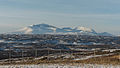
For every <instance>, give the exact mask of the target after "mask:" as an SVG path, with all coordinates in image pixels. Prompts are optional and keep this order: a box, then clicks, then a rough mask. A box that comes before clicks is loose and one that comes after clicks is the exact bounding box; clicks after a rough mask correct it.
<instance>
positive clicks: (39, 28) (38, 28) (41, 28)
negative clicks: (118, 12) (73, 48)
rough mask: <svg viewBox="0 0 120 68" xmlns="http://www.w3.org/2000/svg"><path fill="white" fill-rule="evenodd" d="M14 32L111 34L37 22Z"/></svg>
mask: <svg viewBox="0 0 120 68" xmlns="http://www.w3.org/2000/svg"><path fill="white" fill-rule="evenodd" d="M12 33H14V34H79V35H102V36H112V34H109V33H107V32H103V33H97V32H96V31H95V30H93V29H90V28H86V27H81V26H78V27H75V28H70V27H64V28H58V27H55V26H52V25H48V24H37V25H30V26H28V27H25V28H23V29H20V30H17V31H15V32H12Z"/></svg>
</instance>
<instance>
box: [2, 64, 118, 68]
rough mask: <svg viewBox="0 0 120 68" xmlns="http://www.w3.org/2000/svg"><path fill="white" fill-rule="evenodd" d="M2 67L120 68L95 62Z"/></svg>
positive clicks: (8, 67)
mask: <svg viewBox="0 0 120 68" xmlns="http://www.w3.org/2000/svg"><path fill="white" fill-rule="evenodd" d="M0 68H120V66H119V65H118V66H117V65H116V66H113V65H94V64H80V65H74V66H73V65H57V64H55V65H47V64H43V65H5V66H0Z"/></svg>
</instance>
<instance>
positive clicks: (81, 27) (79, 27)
mask: <svg viewBox="0 0 120 68" xmlns="http://www.w3.org/2000/svg"><path fill="white" fill-rule="evenodd" d="M75 29H76V30H81V31H85V32H93V29H90V28H87V27H83V26H78V27H76V28H75Z"/></svg>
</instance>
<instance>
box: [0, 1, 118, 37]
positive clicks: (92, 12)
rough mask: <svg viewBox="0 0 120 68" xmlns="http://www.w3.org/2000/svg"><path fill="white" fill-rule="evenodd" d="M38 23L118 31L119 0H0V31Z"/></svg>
mask: <svg viewBox="0 0 120 68" xmlns="http://www.w3.org/2000/svg"><path fill="white" fill-rule="evenodd" d="M40 23H46V24H50V25H55V26H58V27H64V26H66V27H68V26H70V27H76V26H85V27H88V28H93V29H95V30H96V31H97V32H109V33H112V34H116V35H118V34H119V35H120V0H0V33H4V32H10V31H15V30H17V29H20V28H23V27H25V26H28V25H32V24H40Z"/></svg>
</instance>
